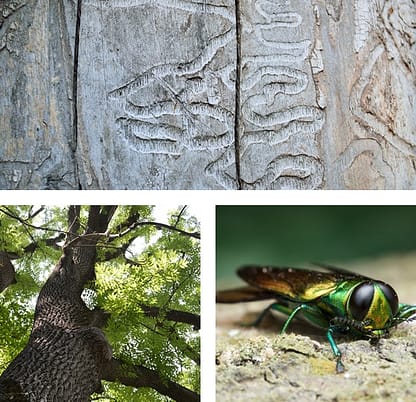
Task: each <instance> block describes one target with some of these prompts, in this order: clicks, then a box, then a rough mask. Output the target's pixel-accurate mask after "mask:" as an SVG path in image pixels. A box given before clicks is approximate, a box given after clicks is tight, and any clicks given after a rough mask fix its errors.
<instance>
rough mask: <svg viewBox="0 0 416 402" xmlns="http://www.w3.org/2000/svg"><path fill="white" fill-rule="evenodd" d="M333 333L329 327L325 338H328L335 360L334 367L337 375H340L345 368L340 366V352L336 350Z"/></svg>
mask: <svg viewBox="0 0 416 402" xmlns="http://www.w3.org/2000/svg"><path fill="white" fill-rule="evenodd" d="M333 333H334V328H332V327H329V328H328V331H327V332H326V337H327V338H328V341H329V344H330V345H331V349H332V352H333V353H334V355H335V357H336V358H337V366H336V370H337V374H341V373H343V372H344V371H345V367H344V365H343V364H342V361H341V358H342V354H341V351H340V350H339V349H338V346H337V344H336V343H335V340H334V337H333Z"/></svg>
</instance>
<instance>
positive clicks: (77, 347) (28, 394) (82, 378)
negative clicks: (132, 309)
mask: <svg viewBox="0 0 416 402" xmlns="http://www.w3.org/2000/svg"><path fill="white" fill-rule="evenodd" d="M113 212H114V208H111V207H108V208H104V209H103V210H100V208H99V207H91V209H90V216H89V220H88V227H87V230H86V232H85V234H84V235H82V236H80V237H78V236H77V235H76V233H77V232H78V229H79V222H78V218H79V210H78V211H77V207H72V210H71V213H70V214H69V215H70V223H71V226H70V232H71V233H73V234H74V235H69V236H68V237H67V240H66V243H65V246H64V248H63V255H62V257H61V259H60V260H59V262H58V264H57V265H56V267H55V268H54V270H53V272H52V274H51V275H50V277H49V278H48V280H47V281H46V283H45V285H44V286H43V288H42V290H41V292H40V293H39V297H38V301H37V304H36V310H35V318H34V323H33V328H32V332H31V335H30V339H29V342H28V344H27V346H26V348H25V349H24V350H23V351H22V352H21V353H20V354H19V355H18V356H17V357H16V358H15V359H14V360H13V362H12V363H11V364H10V365H9V366H8V368H7V369H6V370H5V371H4V373H3V374H2V375H1V377H0V400H1V401H10V400H16V398H20V399H18V400H22V401H33V402H35V401H36V402H38V401H80V402H81V401H87V400H88V399H89V396H90V395H91V394H92V393H93V392H99V391H100V390H101V378H102V376H103V370H104V368H105V365H106V364H108V363H109V362H110V361H111V357H112V356H111V348H110V346H109V344H108V343H107V341H106V339H105V336H104V334H103V332H102V331H101V330H100V329H99V328H98V327H97V326H94V325H97V324H96V323H97V322H98V321H101V320H97V316H100V315H102V312H100V311H99V310H97V311H91V310H89V309H88V308H87V307H86V305H85V304H84V302H83V301H82V299H81V292H82V290H83V287H84V285H85V284H86V282H87V281H89V280H92V279H94V275H95V271H94V264H95V258H96V247H95V245H96V243H97V241H98V239H99V237H100V236H97V235H95V234H93V233H103V232H105V231H106V229H107V225H108V223H109V221H110V219H111V217H112V214H113Z"/></svg>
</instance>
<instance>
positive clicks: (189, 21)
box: [0, 0, 416, 189]
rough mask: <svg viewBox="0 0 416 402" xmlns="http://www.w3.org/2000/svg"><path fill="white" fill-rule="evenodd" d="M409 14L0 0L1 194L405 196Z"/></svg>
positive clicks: (291, 5)
mask: <svg viewBox="0 0 416 402" xmlns="http://www.w3.org/2000/svg"><path fill="white" fill-rule="evenodd" d="M77 7H79V9H80V11H81V12H80V14H79V15H78V17H77V12H76V11H77ZM415 14H416V13H415V7H414V2H412V1H411V0H405V1H399V0H355V1H350V2H347V1H341V0H327V1H323V0H322V1H318V0H315V1H303V0H286V1H271V0H254V1H248V0H237V1H231V0H213V1H210V2H205V1H201V2H198V1H185V0H160V1H154V0H112V1H103V0H83V1H82V2H81V1H70V0H59V1H56V2H49V1H46V0H37V1H36V0H32V1H31V0H26V1H2V2H0V23H1V26H0V91H1V93H2V96H1V97H0V130H1V132H2V146H1V148H0V188H3V189H15V188H16V189H32V188H35V189H43V188H75V189H77V188H82V189H239V188H240V189H414V188H416V172H415V166H414V161H415V156H416V150H415V145H416V110H415V108H416V106H415V104H416V101H415V98H416V95H415V94H416V82H415V81H416V80H415V76H416V67H415V66H416V50H415V45H414V43H415V37H416V29H415V21H416V15H415ZM77 22H78V23H79V32H78V35H77V34H76V33H77V30H76V26H77ZM74 49H78V57H77V52H76V51H75V50H74ZM74 60H75V62H74ZM74 84H76V87H74ZM74 97H75V98H76V99H73V98H74ZM74 123H75V124H74Z"/></svg>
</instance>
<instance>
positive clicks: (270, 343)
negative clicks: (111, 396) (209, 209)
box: [216, 205, 416, 401]
mask: <svg viewBox="0 0 416 402" xmlns="http://www.w3.org/2000/svg"><path fill="white" fill-rule="evenodd" d="M414 222H416V206H394V205H392V206H367V205H366V206H342V205H336V206H284V205H278V206H255V205H253V206H232V205H224V206H217V207H216V286H217V292H216V303H217V304H216V306H217V307H216V394H217V395H216V396H217V400H221V401H231V400H232V401H292V400H293V401H295V400H297V401H298V400H302V401H316V400H319V401H357V400H359V401H363V400H396V401H397V400H402V401H412V400H416V386H415V382H414V373H415V372H416V332H415V319H416V294H415V292H414V289H415V285H416V270H415V268H414V267H415V266H416V242H415V240H414Z"/></svg>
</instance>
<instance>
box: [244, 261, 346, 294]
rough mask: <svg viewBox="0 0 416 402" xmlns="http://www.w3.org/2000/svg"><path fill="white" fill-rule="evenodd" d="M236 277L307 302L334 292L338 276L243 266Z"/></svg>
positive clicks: (288, 269) (316, 272) (326, 273)
mask: <svg viewBox="0 0 416 402" xmlns="http://www.w3.org/2000/svg"><path fill="white" fill-rule="evenodd" d="M238 275H239V276H240V277H241V278H242V279H244V280H245V281H246V282H247V283H248V284H250V285H251V286H254V287H257V288H260V289H263V290H266V291H268V292H275V293H277V294H278V295H280V296H283V297H285V298H288V299H290V300H294V301H299V302H309V301H313V300H316V299H318V298H319V297H322V296H325V295H327V294H328V293H330V292H332V291H333V290H335V288H336V287H337V285H338V283H339V282H340V279H341V278H340V277H339V276H340V275H337V274H335V273H331V272H319V271H310V270H306V269H294V268H277V267H265V266H244V267H241V268H240V269H239V270H238Z"/></svg>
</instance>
